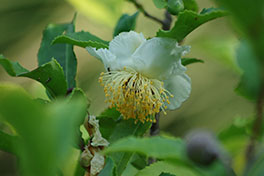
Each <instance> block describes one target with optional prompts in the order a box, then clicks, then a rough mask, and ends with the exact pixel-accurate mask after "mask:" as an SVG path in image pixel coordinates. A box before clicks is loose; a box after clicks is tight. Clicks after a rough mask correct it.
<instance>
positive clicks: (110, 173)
mask: <svg viewBox="0 0 264 176" xmlns="http://www.w3.org/2000/svg"><path fill="white" fill-rule="evenodd" d="M105 163H106V165H105V167H104V168H103V170H102V171H101V172H100V173H99V175H98V176H115V173H114V172H115V163H114V161H113V160H112V159H111V158H109V157H108V158H107V159H106V162H105Z"/></svg>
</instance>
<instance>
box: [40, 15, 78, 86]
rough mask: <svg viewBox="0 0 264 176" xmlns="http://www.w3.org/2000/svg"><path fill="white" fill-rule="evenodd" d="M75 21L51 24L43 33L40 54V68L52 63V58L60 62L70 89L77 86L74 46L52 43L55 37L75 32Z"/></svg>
mask: <svg viewBox="0 0 264 176" xmlns="http://www.w3.org/2000/svg"><path fill="white" fill-rule="evenodd" d="M74 20H75V19H74ZM74 20H73V22H72V23H69V24H49V25H48V26H47V28H46V29H45V30H44V31H43V38H42V42H41V46H40V48H39V52H38V63H39V66H40V65H43V64H45V63H47V62H50V61H51V60H52V58H55V59H56V60H57V61H58V63H59V64H60V65H61V66H62V68H63V71H64V75H65V78H66V81H67V87H68V88H69V89H70V88H74V87H75V86H76V82H75V77H76V70H77V60H76V56H75V54H74V51H73V46H72V45H69V44H58V45H51V42H52V41H53V39H54V38H55V37H57V36H59V35H62V34H63V33H65V32H66V33H72V32H74V30H75V29H74V28H75V25H74Z"/></svg>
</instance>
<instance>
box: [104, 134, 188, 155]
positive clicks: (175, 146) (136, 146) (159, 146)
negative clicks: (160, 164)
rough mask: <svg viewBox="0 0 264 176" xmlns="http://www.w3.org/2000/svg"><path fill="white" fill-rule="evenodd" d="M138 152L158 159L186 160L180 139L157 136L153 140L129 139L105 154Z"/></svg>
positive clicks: (114, 144)
mask: <svg viewBox="0 0 264 176" xmlns="http://www.w3.org/2000/svg"><path fill="white" fill-rule="evenodd" d="M114 152H137V153H140V154H143V155H146V156H151V157H155V158H158V159H183V158H185V144H184V143H183V142H182V141H181V140H180V139H171V138H164V137H160V136H155V137H151V138H136V137H127V138H124V139H121V140H119V141H117V142H115V143H112V145H111V146H109V147H108V148H106V149H105V150H104V153H106V154H108V153H114Z"/></svg>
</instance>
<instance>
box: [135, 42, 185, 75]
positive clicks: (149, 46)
mask: <svg viewBox="0 0 264 176" xmlns="http://www.w3.org/2000/svg"><path fill="white" fill-rule="evenodd" d="M189 50H190V48H189V47H188V46H179V45H178V43H177V41H176V40H174V39H169V38H159V37H155V38H152V39H150V40H147V41H146V42H145V43H143V44H142V45H141V46H140V47H139V48H138V49H137V50H136V51H135V53H134V54H133V55H132V58H133V60H134V62H135V63H137V64H136V68H134V69H136V70H137V71H138V72H140V73H142V74H143V75H145V76H148V77H151V78H157V79H167V78H168V77H169V76H170V75H171V74H172V73H173V72H174V71H175V64H176V65H177V64H180V63H178V62H179V60H180V58H181V56H182V55H183V54H185V53H187V52H188V51H189ZM138 63H140V64H138ZM180 65H181V64H180ZM177 67H178V66H177Z"/></svg>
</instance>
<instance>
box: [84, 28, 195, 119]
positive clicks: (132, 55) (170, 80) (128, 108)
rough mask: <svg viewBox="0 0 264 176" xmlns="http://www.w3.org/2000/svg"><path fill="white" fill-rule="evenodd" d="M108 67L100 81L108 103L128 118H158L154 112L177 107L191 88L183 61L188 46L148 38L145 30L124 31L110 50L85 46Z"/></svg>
mask: <svg viewBox="0 0 264 176" xmlns="http://www.w3.org/2000/svg"><path fill="white" fill-rule="evenodd" d="M86 49H87V50H88V52H89V53H90V54H91V55H93V56H95V57H96V58H98V59H100V60H101V61H102V62H103V64H104V66H105V69H106V72H103V73H101V76H100V78H99V82H100V83H101V85H102V86H103V87H104V92H105V96H106V102H107V103H109V104H110V107H116V108H117V110H118V111H120V113H121V114H122V115H123V117H124V118H125V119H129V118H133V119H135V120H136V122H137V121H138V120H140V121H141V122H145V121H151V122H152V121H155V120H154V119H155V118H154V115H155V114H156V113H158V112H160V111H163V112H164V113H165V114H166V112H165V111H166V109H170V110H173V109H176V108H178V107H180V105H181V104H182V102H183V101H185V100H186V99H187V98H188V97H189V94H190V91H191V81H190V78H189V77H188V76H187V75H186V74H185V71H186V68H185V67H184V66H183V65H182V64H181V56H183V55H184V54H186V53H187V52H189V50H190V47H189V46H179V44H178V43H177V41H175V40H174V39H170V38H159V37H154V38H151V39H149V40H147V39H145V38H144V36H143V34H142V33H140V34H139V33H136V32H134V31H130V32H123V33H121V34H119V35H118V36H116V37H115V38H114V39H113V40H112V41H111V42H110V44H109V49H95V48H92V47H87V48H86Z"/></svg>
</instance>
